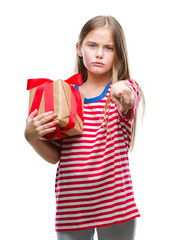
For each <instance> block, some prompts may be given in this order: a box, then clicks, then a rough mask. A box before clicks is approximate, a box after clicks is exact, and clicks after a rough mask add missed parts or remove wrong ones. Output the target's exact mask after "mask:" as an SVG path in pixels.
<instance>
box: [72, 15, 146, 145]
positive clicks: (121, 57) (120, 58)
mask: <svg viewBox="0 0 169 240" xmlns="http://www.w3.org/2000/svg"><path fill="white" fill-rule="evenodd" d="M104 26H106V27H107V28H109V29H110V31H111V33H112V37H113V43H114V60H113V66H112V69H111V75H110V76H111V77H110V81H111V82H112V84H113V83H115V82H117V81H119V80H126V79H130V72H129V65H128V53H127V47H126V41H125V36H124V32H123V29H122V27H121V25H120V24H119V22H118V21H117V20H116V19H115V18H114V17H112V16H97V17H94V18H92V19H90V20H89V21H88V22H87V23H86V24H85V25H84V26H83V28H82V29H81V32H80V35H79V39H78V43H79V44H80V46H82V43H83V40H84V39H85V37H86V36H87V34H88V33H89V32H91V31H92V30H94V29H96V28H99V27H104ZM76 59H77V60H76V62H77V63H76V65H77V72H78V73H81V75H82V79H83V82H85V81H86V80H87V77H88V76H87V69H86V67H85V66H84V64H83V58H82V57H80V56H79V55H78V54H77V56H76ZM141 95H142V96H143V93H142V91H141ZM143 98H144V97H143ZM110 100H111V94H110V95H109V97H108V99H107V101H106V104H105V121H106V112H107V108H108V106H109V103H110ZM136 119H137V111H136V113H135V118H134V122H133V127H132V139H131V145H130V146H131V148H133V146H134V139H135V133H136ZM106 126H107V121H106Z"/></svg>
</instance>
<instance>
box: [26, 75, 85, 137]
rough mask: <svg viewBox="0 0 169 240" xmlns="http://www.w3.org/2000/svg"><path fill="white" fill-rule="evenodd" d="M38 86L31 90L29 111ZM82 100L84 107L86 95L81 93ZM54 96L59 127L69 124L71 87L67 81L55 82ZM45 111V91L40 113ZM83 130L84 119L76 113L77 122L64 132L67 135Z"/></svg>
mask: <svg viewBox="0 0 169 240" xmlns="http://www.w3.org/2000/svg"><path fill="white" fill-rule="evenodd" d="M35 91H36V87H35V88H32V89H31V90H30V95H29V112H30V108H31V105H32V101H33V98H34V95H35ZM80 95H81V100H82V109H83V104H84V95H83V94H82V93H80ZM53 97H54V112H56V113H57V114H58V116H57V117H56V118H55V119H54V120H59V124H58V126H59V128H60V129H62V127H65V126H67V124H68V121H69V115H70V111H71V87H70V85H69V84H68V83H66V82H65V81H63V80H61V79H59V80H57V81H54V82H53ZM44 112H45V104H44V93H43V95H42V99H41V103H40V107H39V111H38V115H39V114H41V113H44ZM82 131H83V121H82V119H81V118H80V117H79V116H78V114H76V124H75V127H74V128H73V129H71V130H68V131H64V132H63V133H64V134H66V135H67V136H74V135H78V134H81V133H82ZM57 139H60V138H59V137H54V138H50V139H49V140H57Z"/></svg>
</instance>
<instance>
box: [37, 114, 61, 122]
mask: <svg viewBox="0 0 169 240" xmlns="http://www.w3.org/2000/svg"><path fill="white" fill-rule="evenodd" d="M56 117H57V114H56V113H53V114H51V115H49V116H46V117H44V118H42V119H41V120H40V121H39V124H40V125H44V124H46V123H48V122H51V121H52V120H53V119H55V118H56Z"/></svg>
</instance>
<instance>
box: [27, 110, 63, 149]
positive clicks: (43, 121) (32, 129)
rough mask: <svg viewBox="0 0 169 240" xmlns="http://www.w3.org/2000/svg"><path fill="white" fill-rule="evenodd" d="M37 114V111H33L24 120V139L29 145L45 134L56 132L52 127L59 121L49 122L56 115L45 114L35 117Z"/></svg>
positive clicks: (51, 113)
mask: <svg viewBox="0 0 169 240" xmlns="http://www.w3.org/2000/svg"><path fill="white" fill-rule="evenodd" d="M37 112H38V110H37V109H36V110H34V111H33V112H32V113H31V114H30V115H29V116H28V118H27V119H26V128H25V138H26V140H27V141H28V142H29V143H30V144H33V143H35V142H36V141H37V140H38V138H40V137H42V136H44V135H45V134H48V133H52V132H54V131H55V130H56V127H54V126H55V125H56V124H58V123H59V120H55V121H52V122H49V121H51V120H52V119H54V118H56V116H57V113H53V112H46V113H42V114H40V115H38V116H36V115H37Z"/></svg>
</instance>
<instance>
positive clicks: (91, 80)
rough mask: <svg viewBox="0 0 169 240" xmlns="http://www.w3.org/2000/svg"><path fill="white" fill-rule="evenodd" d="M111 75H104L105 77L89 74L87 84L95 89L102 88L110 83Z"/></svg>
mask: <svg viewBox="0 0 169 240" xmlns="http://www.w3.org/2000/svg"><path fill="white" fill-rule="evenodd" d="M110 80H111V79H110V73H107V74H104V75H95V74H92V73H91V72H88V78H87V81H86V83H88V84H90V85H91V86H94V87H101V86H105V85H107V84H108V83H109V82H110Z"/></svg>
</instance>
